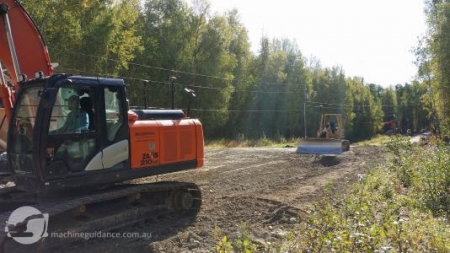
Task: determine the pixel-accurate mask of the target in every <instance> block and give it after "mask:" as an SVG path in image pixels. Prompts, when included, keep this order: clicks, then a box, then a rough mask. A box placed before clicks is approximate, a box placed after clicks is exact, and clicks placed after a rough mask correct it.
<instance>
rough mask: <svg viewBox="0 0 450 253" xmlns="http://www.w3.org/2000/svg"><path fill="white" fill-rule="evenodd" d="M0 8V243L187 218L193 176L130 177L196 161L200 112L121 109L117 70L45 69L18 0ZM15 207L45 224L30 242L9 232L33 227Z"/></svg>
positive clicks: (45, 243) (39, 43) (196, 197)
mask: <svg viewBox="0 0 450 253" xmlns="http://www.w3.org/2000/svg"><path fill="white" fill-rule="evenodd" d="M0 15H1V19H0V20H1V21H0V64H1V65H0V70H1V73H0V78H1V79H0V82H1V84H0V97H1V101H2V104H3V108H2V109H1V110H0V149H4V150H6V153H5V154H6V155H5V157H6V168H7V171H4V172H3V174H2V176H3V178H2V181H3V182H4V183H6V182H8V183H7V184H4V185H2V186H1V187H0V224H7V226H6V228H5V229H4V230H3V229H2V228H0V252H13V251H19V252H20V251H29V250H33V251H48V250H50V249H55V248H63V249H64V247H66V246H67V240H68V239H67V238H64V240H62V239H61V238H60V237H59V238H53V237H52V238H50V236H49V235H52V234H55V233H65V232H67V231H71V232H96V231H102V232H105V231H111V230H118V229H121V228H125V227H129V226H131V225H133V224H142V223H145V222H150V223H152V224H153V223H155V222H158V224H165V223H168V224H171V222H172V221H174V220H177V219H185V218H186V217H193V216H194V217H195V215H196V214H197V212H198V210H199V208H200V205H201V193H200V190H199V188H198V187H197V186H196V185H195V184H193V183H188V182H157V183H146V180H140V181H141V183H136V182H133V181H131V182H130V180H133V179H139V178H143V177H148V176H152V175H160V174H165V173H171V172H177V171H183V170H189V169H195V168H200V167H202V166H203V163H204V141H203V130H202V124H201V123H200V121H199V120H198V119H191V118H189V117H187V116H186V114H185V113H184V112H183V111H182V110H176V109H147V108H142V109H133V110H130V109H129V106H128V101H127V95H126V90H125V83H124V80H122V79H114V78H101V77H86V76H77V75H69V74H54V73H53V68H52V64H51V62H50V58H49V55H48V51H47V48H46V46H45V44H44V42H43V39H42V36H41V34H40V32H39V30H38V29H37V27H36V25H35V24H34V22H33V21H32V19H31V18H30V16H29V15H28V14H27V12H26V11H25V9H24V8H23V7H22V6H21V4H20V3H19V2H18V1H16V0H0ZM135 181H136V180H135ZM147 181H148V180H147ZM142 182H144V183H142ZM23 206H27V207H32V208H35V210H39V211H40V212H42V213H44V214H47V215H48V216H47V221H48V224H47V223H46V224H45V231H46V232H47V233H45V234H40V236H41V237H42V238H38V239H39V240H37V242H34V241H33V243H30V244H27V243H23V241H21V240H16V237H17V238H20V237H23V236H25V237H26V235H27V234H30V232H31V234H32V237H31V238H34V237H33V236H36V233H34V235H33V233H32V232H33V231H30V229H31V230H32V228H33V226H31V225H30V224H31V223H28V226H27V224H26V223H27V222H31V220H33V219H34V218H33V217H22V218H21V220H16V219H13V221H11V217H13V216H14V215H13V214H14V212H15V210H18V208H20V207H23ZM33 210H34V209H33ZM15 214H16V215H15V216H14V217H16V218H17V217H18V216H17V213H15ZM22 216H23V215H22ZM35 218H36V217H35ZM34 232H36V231H34ZM39 232H42V228H40V230H39ZM74 240H75V239H74ZM36 245H38V246H36Z"/></svg>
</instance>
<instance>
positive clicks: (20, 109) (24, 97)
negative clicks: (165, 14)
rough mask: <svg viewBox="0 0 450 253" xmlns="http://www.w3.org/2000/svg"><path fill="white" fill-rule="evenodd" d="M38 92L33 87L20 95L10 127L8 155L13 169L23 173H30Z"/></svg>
mask: <svg viewBox="0 0 450 253" xmlns="http://www.w3.org/2000/svg"><path fill="white" fill-rule="evenodd" d="M40 90H41V89H40V88H38V87H34V88H28V89H25V90H24V91H23V92H22V93H20V95H19V97H18V103H17V105H16V108H15V117H14V120H13V121H12V125H11V126H10V130H11V135H10V140H8V142H9V143H10V144H8V146H9V145H11V146H10V149H9V155H10V156H11V161H12V162H13V163H14V167H16V168H19V170H20V171H24V172H25V171H26V172H31V171H32V165H33V157H32V153H33V152H32V151H33V150H32V148H33V131H34V127H35V124H36V114H37V109H38V105H39V101H40V98H39V96H38V94H39V91H40ZM19 170H18V171H19Z"/></svg>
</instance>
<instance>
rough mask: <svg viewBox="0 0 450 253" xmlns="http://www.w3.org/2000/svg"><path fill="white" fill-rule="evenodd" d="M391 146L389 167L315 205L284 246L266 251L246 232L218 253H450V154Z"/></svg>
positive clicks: (442, 149)
mask: <svg viewBox="0 0 450 253" xmlns="http://www.w3.org/2000/svg"><path fill="white" fill-rule="evenodd" d="M404 140H405V139H404V138H402V137H398V138H395V139H393V140H392V141H391V142H390V143H389V144H387V146H388V149H389V150H390V152H389V153H388V154H386V155H391V156H392V158H391V159H390V162H389V163H388V164H385V165H380V166H379V167H377V168H376V169H373V170H371V171H370V172H369V173H368V174H366V175H361V177H360V182H358V183H356V184H355V185H353V186H352V187H351V189H350V191H349V193H348V194H347V195H346V196H335V195H333V194H330V196H331V197H330V198H329V199H327V200H323V201H320V202H319V203H316V204H315V205H314V206H313V207H312V208H311V210H309V211H308V215H307V217H303V219H302V221H300V223H299V224H298V226H297V228H296V229H295V230H293V231H291V232H290V233H289V234H288V236H286V237H285V238H284V239H283V240H282V241H280V242H278V243H277V244H272V245H271V246H270V247H267V246H265V247H264V248H261V244H255V243H254V242H252V241H251V237H250V236H249V235H248V234H247V233H245V231H244V232H241V233H240V235H239V236H238V237H237V239H235V240H232V241H230V240H228V239H227V237H226V236H225V235H222V237H221V238H220V240H219V241H218V244H217V248H216V251H217V252H231V251H236V252H261V251H270V252H278V251H280V252H450V222H449V218H450V165H449V164H450V154H449V152H448V149H449V147H448V146H444V145H443V144H440V143H434V144H433V145H432V146H425V147H422V146H417V145H411V144H409V142H408V141H404Z"/></svg>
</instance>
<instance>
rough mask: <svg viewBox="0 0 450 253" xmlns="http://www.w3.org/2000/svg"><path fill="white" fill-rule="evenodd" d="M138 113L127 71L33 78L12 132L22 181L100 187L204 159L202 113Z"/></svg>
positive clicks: (43, 186)
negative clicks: (131, 106)
mask: <svg viewBox="0 0 450 253" xmlns="http://www.w3.org/2000/svg"><path fill="white" fill-rule="evenodd" d="M137 113H140V114H141V116H138V115H137V114H136V113H133V112H129V111H128V104H127V99H126V92H125V83H124V82H123V80H122V79H109V78H93V77H81V76H70V75H55V76H52V77H50V78H48V79H41V80H40V79H38V80H34V81H30V82H28V83H26V85H23V88H22V89H21V91H20V93H19V94H18V96H17V101H16V106H15V108H14V110H13V115H12V120H11V122H10V129H9V135H8V146H7V148H8V150H7V154H8V162H9V167H10V168H11V170H12V174H13V175H14V177H15V183H16V185H17V186H18V187H19V188H20V187H27V189H24V190H27V191H37V192H42V191H47V190H57V189H70V188H86V187H101V186H104V185H106V184H111V183H114V182H121V181H124V180H129V179H133V178H139V177H143V176H149V175H154V174H162V173H169V172H174V171H177V170H183V169H192V168H197V167H201V166H202V165H203V135H202V129H201V124H200V122H199V121H198V120H195V119H188V118H185V117H184V114H183V113H182V111H181V110H158V111H156V110H155V111H151V110H138V111H137ZM149 115H150V116H149ZM152 115H153V116H152ZM155 115H156V116H155ZM145 116H147V117H145ZM158 117H159V118H158ZM162 149H164V150H162ZM184 151H185V152H184ZM30 187H31V189H30Z"/></svg>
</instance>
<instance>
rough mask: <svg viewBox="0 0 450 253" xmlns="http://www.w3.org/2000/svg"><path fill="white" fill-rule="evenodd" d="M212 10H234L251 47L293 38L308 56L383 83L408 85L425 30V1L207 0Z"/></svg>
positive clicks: (368, 81) (372, 81)
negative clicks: (266, 40) (264, 39)
mask: <svg viewBox="0 0 450 253" xmlns="http://www.w3.org/2000/svg"><path fill="white" fill-rule="evenodd" d="M208 1H209V2H210V3H211V10H212V13H218V14H223V13H224V12H225V11H227V10H231V9H232V8H236V9H238V13H239V14H240V17H241V22H242V23H243V24H244V26H245V27H246V28H247V29H248V32H249V37H250V41H251V43H252V50H253V51H254V52H255V53H256V52H258V50H259V41H260V39H261V37H262V36H263V35H265V36H268V37H269V38H280V39H281V38H289V39H292V40H295V41H296V43H297V44H298V46H299V48H300V50H301V51H302V53H303V54H304V56H306V57H307V58H311V56H314V57H316V58H318V59H319V60H320V61H321V63H322V66H323V67H331V66H335V65H339V66H341V67H342V68H343V69H344V71H345V74H346V76H360V77H363V78H364V80H365V82H366V83H376V84H380V85H382V86H385V87H387V86H389V85H395V84H398V83H400V84H404V83H406V82H408V83H410V82H411V80H412V79H413V78H414V76H415V75H416V70H417V68H416V66H415V65H414V64H413V61H414V55H413V53H412V52H411V50H412V49H413V48H414V47H415V46H416V45H417V41H418V37H420V36H422V35H423V34H424V33H425V30H426V25H425V15H424V12H423V9H424V3H423V0H208Z"/></svg>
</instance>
